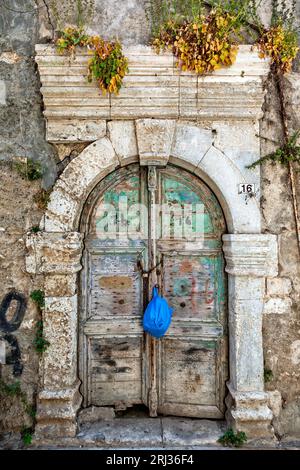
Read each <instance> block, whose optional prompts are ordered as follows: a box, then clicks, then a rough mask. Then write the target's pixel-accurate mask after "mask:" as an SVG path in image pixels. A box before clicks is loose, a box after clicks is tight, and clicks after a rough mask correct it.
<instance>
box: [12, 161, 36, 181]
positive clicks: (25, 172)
mask: <svg viewBox="0 0 300 470" xmlns="http://www.w3.org/2000/svg"><path fill="white" fill-rule="evenodd" d="M14 168H15V170H16V171H17V172H18V173H19V174H20V175H21V176H22V177H23V178H27V179H28V180H29V181H35V180H38V179H41V178H42V177H43V169H42V166H41V164H40V163H39V162H36V161H33V160H32V159H30V158H26V159H25V160H24V161H20V162H15V163H14Z"/></svg>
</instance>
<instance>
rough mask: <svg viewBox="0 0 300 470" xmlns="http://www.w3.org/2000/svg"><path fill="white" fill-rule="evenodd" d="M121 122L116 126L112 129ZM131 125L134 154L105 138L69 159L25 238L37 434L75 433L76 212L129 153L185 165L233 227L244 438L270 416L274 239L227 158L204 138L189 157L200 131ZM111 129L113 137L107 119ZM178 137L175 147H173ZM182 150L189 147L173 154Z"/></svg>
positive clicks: (234, 387) (232, 398)
mask: <svg viewBox="0 0 300 470" xmlns="http://www.w3.org/2000/svg"><path fill="white" fill-rule="evenodd" d="M130 125H134V123H131V124H130ZM120 126H121V123H120V122H118V123H117V127H118V128H119V130H120ZM124 126H125V127H128V126H129V123H128V122H125V123H124ZM135 127H136V129H135V130H136V135H137V141H136V142H135V148H136V149H139V154H138V155H135V156H134V155H130V152H129V151H128V154H129V155H128V154H127V155H126V156H124V157H122V156H120V155H117V153H116V151H115V149H114V145H113V144H114V137H112V138H111V140H110V139H108V138H107V137H104V138H102V139H99V140H98V141H96V142H94V143H93V144H91V145H89V146H88V147H87V148H86V149H85V150H84V151H83V152H82V153H81V154H80V155H79V156H78V157H77V158H75V159H74V160H73V161H72V162H71V163H70V164H69V166H68V167H67V168H66V170H65V171H64V173H63V174H62V176H61V177H60V179H59V180H58V182H57V183H56V185H55V187H54V190H53V192H52V194H51V199H50V203H49V205H48V209H47V211H46V214H45V216H44V220H43V221H42V222H41V229H42V232H40V233H37V234H35V235H30V236H28V239H27V248H28V256H27V260H26V262H27V271H28V272H30V273H32V274H37V273H39V274H44V276H45V294H46V299H45V311H44V331H45V335H46V337H47V339H48V340H49V342H50V346H49V348H48V350H47V351H46V353H45V354H44V358H43V374H42V375H43V379H42V385H41V391H40V393H39V406H38V415H37V422H38V427H37V432H38V433H40V434H42V435H56V436H57V435H61V436H74V435H75V433H76V413H77V411H78V409H79V407H80V403H81V396H80V394H79V392H78V387H79V381H78V378H77V301H78V299H77V273H78V272H79V271H80V270H81V264H80V259H81V255H82V250H83V243H82V241H83V240H82V237H83V236H82V234H81V233H79V232H78V227H79V220H80V215H81V211H82V207H83V204H84V202H85V200H86V199H87V197H88V195H89V193H90V192H91V190H92V189H93V188H94V187H95V186H96V184H97V183H98V182H99V181H100V180H101V179H102V178H104V177H105V176H106V175H107V174H109V173H111V172H112V171H113V170H114V169H116V168H117V167H119V166H120V165H126V164H127V163H128V162H132V161H133V160H134V159H136V160H137V161H138V160H139V161H140V164H141V165H143V164H145V162H147V164H148V163H149V162H150V163H152V164H154V163H156V164H157V163H158V164H160V165H166V164H167V162H168V161H169V160H170V161H173V162H176V163H177V165H178V164H179V165H181V166H182V167H184V168H189V169H190V170H191V168H192V167H193V171H194V173H195V174H197V175H199V176H201V177H202V178H203V179H204V180H205V181H206V183H208V184H209V185H210V186H211V187H212V188H213V189H214V191H215V193H216V194H217V195H220V203H221V205H222V207H223V210H224V213H225V216H226V219H227V224H228V228H229V230H230V232H231V233H230V234H228V235H224V236H223V241H224V253H225V257H226V261H227V267H226V271H227V273H228V274H229V344H230V358H229V360H230V382H229V383H228V389H229V397H228V413H227V418H228V419H229V420H230V421H231V422H232V425H233V426H234V427H237V428H238V429H245V430H246V431H247V432H248V434H249V433H254V434H256V435H260V434H261V435H265V434H267V433H268V432H269V429H268V427H269V425H270V422H271V419H272V413H271V410H270V409H269V408H268V406H267V403H268V395H267V394H266V393H265V392H264V382H263V350H262V309H263V298H264V278H265V277H266V276H267V275H272V270H273V271H274V268H273V267H272V260H274V259H275V258H276V248H275V244H276V241H275V240H274V238H275V237H274V236H272V235H264V234H261V233H260V211H259V208H258V205H257V202H256V200H255V198H251V199H250V200H249V202H248V204H247V205H246V204H245V200H244V199H242V198H240V197H239V195H238V194H237V191H236V188H237V187H238V185H239V184H240V183H243V182H245V181H244V177H243V175H242V174H241V172H240V171H239V169H238V168H237V167H236V166H235V165H234V164H233V162H232V160H231V159H229V158H228V157H227V156H226V155H225V154H224V153H222V152H220V151H219V150H217V149H216V148H215V147H214V146H213V145H209V144H208V147H207V148H206V149H203V151H199V150H198V152H196V151H195V155H194V156H191V147H190V142H191V135H193V136H194V139H195V142H196V144H195V145H197V142H198V140H199V141H200V140H201V132H202V131H201V129H199V128H198V127H196V126H191V125H189V124H186V125H184V126H183V125H182V124H181V123H179V124H176V122H175V121H170V120H169V121H166V120H161V121H160V120H142V121H137V122H136V123H135ZM111 130H112V132H111V135H114V129H113V123H112V124H111ZM122 132H124V129H123V130H122ZM179 135H180V146H179V145H178V146H177V147H176V142H177V139H178V138H179ZM184 139H186V140H184ZM147 142H149V144H148V147H147ZM202 142H203V139H202ZM131 145H133V142H131ZM132 148H133V147H132ZM180 148H182V149H184V148H186V149H187V151H186V152H184V151H182V154H180V153H179V150H180ZM195 148H196V147H195ZM125 150H126V149H125ZM123 151H124V147H123ZM216 164H217V165H218V167H216ZM216 168H218V171H216ZM274 265H275V263H274ZM273 274H274V273H273Z"/></svg>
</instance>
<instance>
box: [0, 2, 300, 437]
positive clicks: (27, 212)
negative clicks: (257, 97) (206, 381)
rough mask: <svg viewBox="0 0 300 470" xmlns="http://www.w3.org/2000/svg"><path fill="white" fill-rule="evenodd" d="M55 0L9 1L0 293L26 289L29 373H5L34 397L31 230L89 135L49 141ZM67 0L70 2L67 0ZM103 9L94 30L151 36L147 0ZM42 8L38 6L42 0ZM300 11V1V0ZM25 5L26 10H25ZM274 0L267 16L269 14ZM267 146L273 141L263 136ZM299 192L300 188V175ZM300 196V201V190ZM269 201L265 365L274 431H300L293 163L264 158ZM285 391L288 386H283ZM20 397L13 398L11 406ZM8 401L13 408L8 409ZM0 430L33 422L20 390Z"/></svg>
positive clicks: (20, 335) (4, 42)
mask: <svg viewBox="0 0 300 470" xmlns="http://www.w3.org/2000/svg"><path fill="white" fill-rule="evenodd" d="M49 2H50V0H38V1H36V2H35V1H33V0H10V1H9V2H8V1H7V2H6V5H7V6H9V9H6V8H5V7H4V6H3V5H2V6H1V9H0V30H1V33H2V34H1V39H0V129H1V136H0V160H1V171H0V201H1V204H0V239H1V245H0V246H1V250H0V268H1V269H0V301H2V299H3V297H4V296H5V294H7V293H8V292H9V291H10V290H11V289H16V290H17V291H18V292H21V293H23V294H24V295H25V297H26V299H27V302H28V305H27V310H26V313H25V317H24V320H23V322H22V324H21V326H20V328H19V329H18V331H17V332H16V333H14V334H15V336H16V337H17V339H18V341H19V345H20V349H21V356H22V362H23V365H24V368H23V372H22V375H21V376H20V377H14V376H13V372H12V367H11V366H0V367H1V375H2V378H3V380H7V381H12V380H17V379H18V380H20V382H21V385H22V389H23V390H24V391H25V392H26V393H27V395H28V399H29V401H34V395H35V393H36V391H37V387H38V374H37V371H38V356H37V354H36V353H35V352H34V348H33V345H32V341H33V338H34V323H35V321H36V319H37V317H38V314H37V311H36V308H35V306H34V305H33V303H32V302H31V301H30V300H29V294H30V291H32V290H33V289H36V288H38V287H40V286H42V284H43V282H42V281H43V280H42V278H41V279H40V278H37V277H31V276H29V275H28V274H26V273H25V268H24V266H25V246H24V238H25V233H26V232H27V231H28V230H29V229H30V227H32V226H33V225H37V224H38V221H39V219H40V218H41V215H42V212H41V211H40V210H39V209H38V207H37V204H36V203H35V202H34V200H33V197H34V195H35V194H36V193H37V192H38V191H39V190H40V186H41V185H42V186H43V187H45V188H49V187H50V186H51V185H52V184H53V182H54V180H55V178H56V176H57V173H59V172H61V171H62V169H63V168H64V167H65V166H66V165H67V164H68V163H69V162H70V161H71V160H72V159H73V158H74V157H76V155H77V154H78V153H79V152H80V151H81V150H82V149H83V147H84V144H80V145H79V146H78V144H73V145H71V146H67V145H63V144H60V145H56V146H54V145H50V144H48V143H47V142H46V140H45V122H44V118H43V114H42V110H43V101H42V97H41V94H40V82H39V76H38V72H37V67H36V64H35V61H34V46H35V44H37V43H41V42H47V41H49V40H50V39H51V37H52V36H53V30H54V29H55V28H56V24H55V18H53V16H51V15H50V16H49V9H48V8H47V5H48V4H49ZM63 3H65V4H66V3H67V1H65V2H63ZM95 3H96V13H95V16H94V18H93V20H92V21H91V22H90V24H89V31H90V32H95V33H101V34H103V35H104V36H107V37H108V36H109V37H111V36H113V35H115V34H118V35H119V38H120V39H121V40H122V41H124V43H125V44H127V45H130V44H137V43H144V44H145V43H147V41H148V38H149V32H150V28H149V25H148V23H147V20H146V17H145V12H144V8H143V6H144V5H145V4H146V0H143V1H141V0H126V1H125V0H122V1H121V2H120V1H118V0H112V1H110V2H107V1H103V0H96V2H95ZM36 7H37V8H36ZM297 8H298V16H299V18H300V2H298V4H297ZM13 10H17V11H22V12H23V13H17V12H16V11H13ZM268 12H269V9H268V4H267V2H264V7H263V10H262V15H263V16H264V18H265V20H266V21H267V18H268V16H269V15H268ZM299 87H300V64H299V60H298V62H297V63H296V64H295V67H294V71H293V73H292V74H291V75H290V76H289V77H288V78H287V80H286V89H287V100H288V104H289V116H290V126H291V129H297V128H299V127H300V112H299V109H300V106H299V104H300V93H299ZM264 108H265V109H264V111H265V116H264V119H263V120H262V123H261V131H260V132H261V135H262V136H265V137H267V138H269V139H274V140H277V139H278V136H280V134H281V129H280V125H279V116H278V103H277V101H276V94H275V90H274V87H273V86H272V85H270V86H269V93H268V95H267V98H266V102H265V107H264ZM261 148H262V154H265V153H268V152H270V151H271V150H273V149H274V144H272V142H270V141H268V140H264V139H262V140H261ZM18 157H28V158H32V159H34V160H38V161H40V162H41V164H42V167H43V168H44V177H43V180H42V182H30V181H27V180H26V178H22V177H21V176H20V175H19V174H18V172H17V171H16V170H15V169H14V168H13V162H14V161H15V159H16V158H18ZM297 185H298V186H297V191H298V196H299V195H300V183H299V175H297ZM298 204H299V206H300V200H299V197H298ZM261 209H262V220H263V231H264V232H265V233H272V234H276V235H277V236H278V242H279V277H278V278H270V279H268V280H267V282H266V304H265V312H264V325H263V335H264V357H265V367H266V369H269V370H270V371H272V373H269V378H271V380H270V381H269V382H267V383H266V389H267V390H270V391H271V392H272V391H273V392H274V393H273V394H271V398H272V400H271V401H272V405H273V411H274V412H275V415H276V418H275V420H274V426H275V431H276V433H277V435H278V436H286V435H288V436H293V435H298V436H299V435H300V385H299V383H300V380H299V379H300V377H299V376H300V373H299V364H300V340H299V337H300V336H299V333H300V317H299V304H300V303H299V300H300V299H299V296H300V281H299V279H300V263H299V252H298V247H297V238H296V235H295V219H294V213H293V204H292V197H291V189H290V178H289V172H288V170H287V169H285V168H279V167H273V166H271V165H265V166H263V167H262V184H261ZM275 391H279V392H280V394H278V392H275ZM11 404H13V405H14V406H11ZM8 410H9V411H8ZM0 420H1V421H2V424H1V425H0V431H2V430H4V429H5V430H11V429H18V428H20V427H21V426H22V425H24V424H26V425H28V424H29V423H30V422H29V421H28V418H27V417H26V413H25V412H24V411H23V409H22V406H21V405H20V403H19V402H18V400H17V399H9V400H1V404H0Z"/></svg>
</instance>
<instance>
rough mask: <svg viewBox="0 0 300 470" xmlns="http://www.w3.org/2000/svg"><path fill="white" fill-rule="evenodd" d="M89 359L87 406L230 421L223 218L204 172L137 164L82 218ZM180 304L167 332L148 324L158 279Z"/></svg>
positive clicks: (106, 185) (84, 355) (85, 365)
mask: <svg viewBox="0 0 300 470" xmlns="http://www.w3.org/2000/svg"><path fill="white" fill-rule="evenodd" d="M81 224H82V229H83V230H85V232H86V238H85V252H84V269H83V273H82V282H81V306H80V322H79V331H80V348H79V364H80V378H81V380H82V387H81V392H82V394H83V397H84V406H90V405H95V406H115V408H116V409H125V408H127V407H130V406H133V405H134V404H145V405H146V406H147V407H148V408H149V413H150V415H151V416H156V415H157V414H158V413H161V414H169V415H177V416H190V417H201V418H222V417H223V413H224V393H225V381H226V378H227V329H226V283H225V281H226V279H225V274H224V264H223V254H222V250H221V236H222V233H224V231H225V223H224V219H223V214H222V211H221V208H220V206H219V203H218V201H217V200H216V198H215V196H214V195H213V193H212V192H211V191H210V190H209V188H208V187H207V186H206V185H205V184H204V183H203V182H202V181H201V180H199V179H198V178H196V177H195V176H193V175H191V174H189V173H187V172H185V171H183V170H181V169H178V168H176V167H173V166H168V167H167V168H164V169H159V168H155V167H148V168H143V167H140V166H138V165H130V166H128V167H125V168H122V169H120V170H118V171H116V172H115V173H113V174H111V175H109V176H108V177H107V178H105V179H104V180H103V181H102V182H101V183H100V184H99V185H98V187H97V188H96V189H95V190H94V191H93V192H92V194H91V195H90V198H89V200H88V201H87V204H86V206H85V209H84V212H83V216H82V221H81ZM156 284H157V285H158V286H159V289H160V293H161V294H162V295H163V296H164V297H165V298H166V299H167V301H168V303H169V305H170V306H171V307H173V310H174V313H173V319H172V323H171V326H170V328H169V330H168V332H167V334H166V335H165V337H164V338H162V339H160V340H156V339H153V338H152V337H150V336H149V335H148V334H145V333H144V331H143V328H142V317H143V312H144V310H145V307H146V305H147V303H148V301H149V299H150V298H151V291H152V288H153V286H154V285H156Z"/></svg>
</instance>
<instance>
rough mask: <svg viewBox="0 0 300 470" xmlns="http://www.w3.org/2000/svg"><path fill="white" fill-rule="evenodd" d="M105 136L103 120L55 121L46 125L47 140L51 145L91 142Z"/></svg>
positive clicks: (104, 122)
mask: <svg viewBox="0 0 300 470" xmlns="http://www.w3.org/2000/svg"><path fill="white" fill-rule="evenodd" d="M105 135H106V121H105V120H92V119H88V120H84V119H82V120H79V119H76V118H74V119H72V120H64V119H62V120H57V121H52V120H51V121H49V122H48V123H47V137H46V138H47V140H48V141H49V142H53V143H63V142H93V141H94V140H98V139H101V138H102V137H104V136H105Z"/></svg>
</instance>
